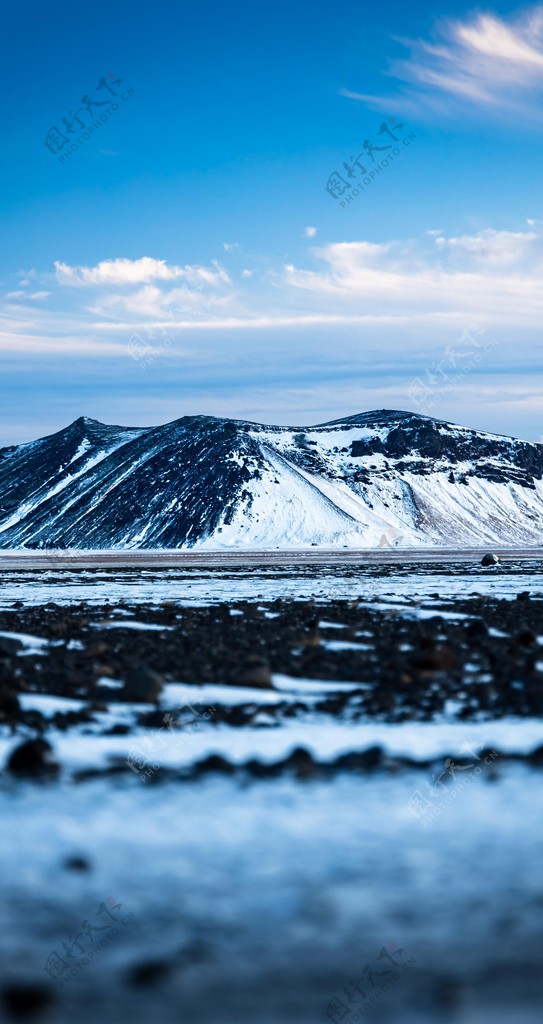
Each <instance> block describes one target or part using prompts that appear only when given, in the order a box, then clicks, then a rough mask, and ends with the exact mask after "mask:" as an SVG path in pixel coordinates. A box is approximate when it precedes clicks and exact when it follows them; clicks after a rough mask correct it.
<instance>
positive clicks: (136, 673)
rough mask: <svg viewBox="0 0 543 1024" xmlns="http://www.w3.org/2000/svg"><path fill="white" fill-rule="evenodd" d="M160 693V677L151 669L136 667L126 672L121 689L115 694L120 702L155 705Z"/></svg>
mask: <svg viewBox="0 0 543 1024" xmlns="http://www.w3.org/2000/svg"><path fill="white" fill-rule="evenodd" d="M161 691H162V677H161V676H160V675H159V674H158V673H157V672H154V671H153V669H152V668H147V667H146V666H145V665H138V666H134V667H133V668H130V669H129V670H128V672H127V674H126V679H125V681H124V687H123V689H122V690H118V691H116V692H117V693H118V694H119V698H120V699H121V700H129V701H134V702H135V703H137V704H138V703H142V704H156V703H157V702H158V698H159V696H160V693H161Z"/></svg>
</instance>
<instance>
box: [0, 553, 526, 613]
mask: <svg viewBox="0 0 543 1024" xmlns="http://www.w3.org/2000/svg"><path fill="white" fill-rule="evenodd" d="M142 554H143V552H142ZM6 555H7V553H4V554H3V555H0V608H8V607H9V606H10V605H11V604H12V603H13V602H14V601H23V602H24V604H25V605H27V606H36V605H41V604H46V603H47V602H48V601H54V602H56V603H57V604H63V605H68V604H75V603H78V602H80V601H88V602H89V603H91V604H104V603H105V602H109V603H111V604H115V603H116V602H118V601H119V600H121V599H123V600H126V601H128V602H136V603H138V604H146V605H149V606H152V605H153V604H156V605H158V604H160V603H161V602H162V601H177V602H178V603H179V604H180V605H187V606H194V605H210V604H217V603H219V602H232V601H258V600H263V601H273V600H275V599H276V598H289V597H290V598H292V599H293V600H305V599H311V598H316V599H318V600H319V601H322V602H332V601H335V600H339V599H344V600H351V601H354V600H358V601H361V602H367V601H378V602H382V603H383V602H384V603H385V604H386V605H387V607H388V608H389V609H390V610H394V608H395V607H397V608H398V610H401V612H402V614H406V615H410V616H414V615H420V616H421V617H424V616H425V615H427V614H430V613H431V614H435V610H436V608H441V606H442V605H446V604H447V602H449V601H450V602H454V600H455V599H456V598H459V597H469V596H470V595H472V594H487V595H489V596H491V597H498V598H502V599H505V600H513V599H515V598H516V596H517V594H519V593H521V592H522V591H529V592H530V593H531V594H532V595H536V594H541V595H543V559H541V558H532V557H525V558H517V559H515V558H513V557H510V558H508V559H507V561H504V562H503V563H502V564H501V565H499V566H496V567H493V568H490V569H485V568H483V566H481V565H480V564H479V562H480V559H479V558H478V557H477V558H476V559H473V560H472V559H471V558H467V559H466V558H465V556H463V557H464V560H463V561H450V562H446V561H441V560H440V559H439V558H438V557H436V558H435V559H434V560H431V561H430V560H426V559H425V560H422V561H420V562H416V561H406V562H405V563H404V561H403V558H402V555H401V553H395V556H394V560H392V559H390V558H387V559H383V561H382V562H381V563H374V562H370V563H369V564H347V565H345V564H341V562H339V561H338V562H337V563H336V564H334V563H333V561H332V562H331V563H330V564H326V563H325V564H322V565H320V564H303V560H302V561H301V563H300V564H298V565H297V564H296V562H294V564H289V562H288V561H286V562H285V561H284V562H283V564H274V563H273V557H272V558H271V559H270V562H269V564H261V565H259V564H254V565H246V566H244V565H243V561H241V564H240V565H239V566H238V565H235V566H232V567H231V568H230V567H229V566H228V565H225V566H223V565H221V564H220V562H218V563H217V566H216V567H215V568H208V569H206V568H198V567H187V568H165V567H161V568H157V569H153V568H143V567H142V568H137V567H136V566H134V567H129V566H127V567H124V568H123V567H119V568H106V569H105V568H96V569H92V568H85V569H83V568H81V569H78V568H75V567H74V568H73V569H72V568H62V569H55V568H37V566H39V564H40V560H39V559H35V560H32V561H31V563H30V564H31V565H32V570H30V569H28V568H27V569H25V570H24V571H21V570H17V569H16V568H13V566H14V565H16V564H17V563H16V561H15V562H12V561H11V560H10V561H9V565H10V566H11V567H10V568H9V569H8V568H3V564H4V562H5V560H6ZM10 555H11V553H10ZM169 555H170V556H171V555H172V553H171V552H170V553H169ZM44 556H45V557H46V558H47V556H46V555H45V553H44ZM24 557H25V558H26V556H24ZM8 558H9V556H8ZM62 558H63V560H64V558H65V556H64V553H62ZM66 561H67V560H66ZM74 562H75V563H77V559H74ZM53 564H54V563H53ZM436 595H437V596H436ZM450 614H451V615H455V614H460V613H456V612H455V611H454V609H451V611H450Z"/></svg>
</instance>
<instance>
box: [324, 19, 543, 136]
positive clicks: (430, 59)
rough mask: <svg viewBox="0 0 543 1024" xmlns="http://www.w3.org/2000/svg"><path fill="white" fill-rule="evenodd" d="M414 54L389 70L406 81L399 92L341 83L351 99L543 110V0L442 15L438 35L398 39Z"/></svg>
mask: <svg viewBox="0 0 543 1024" xmlns="http://www.w3.org/2000/svg"><path fill="white" fill-rule="evenodd" d="M398 41H399V42H401V43H402V44H403V45H404V46H405V47H407V48H408V49H409V51H410V54H409V57H407V58H405V59H402V60H396V61H392V62H391V64H390V68H389V71H388V74H389V75H390V76H392V77H394V78H397V79H399V80H400V81H401V82H403V83H404V85H403V88H402V90H401V91H400V92H399V93H397V94H396V95H394V96H371V95H368V94H367V93H361V92H356V91H352V90H350V89H342V90H341V92H342V94H343V95H344V96H347V97H349V98H350V99H355V100H361V101H364V102H373V103H374V104H375V105H376V106H378V107H380V108H383V109H389V108H390V107H391V105H394V107H395V109H397V110H399V109H400V108H401V109H402V110H403V111H404V112H406V111H409V112H412V111H413V110H414V108H415V107H416V106H418V107H419V109H420V106H421V104H422V105H426V106H429V107H431V108H432V109H439V110H441V111H442V112H449V113H450V112H455V111H456V112H457V111H458V110H459V109H460V110H465V109H466V107H471V108H477V109H479V110H480V109H481V108H484V109H485V110H486V111H487V113H491V112H499V113H500V114H501V115H502V116H503V114H504V113H506V112H509V113H510V114H513V113H515V114H517V115H519V116H522V117H523V118H526V117H529V118H533V117H534V116H536V115H539V111H540V108H541V93H542V92H543V4H537V5H536V6H533V7H531V8H529V9H528V10H526V9H524V10H522V11H520V12H518V13H515V14H513V15H511V16H510V18H509V19H505V18H502V17H499V16H498V15H497V14H495V13H493V12H481V11H474V12H471V13H470V14H469V15H468V17H467V19H466V20H464V21H459V20H451V19H447V20H440V21H439V22H437V24H436V26H435V29H434V32H433V38H432V40H430V41H427V40H424V39H416V40H398Z"/></svg>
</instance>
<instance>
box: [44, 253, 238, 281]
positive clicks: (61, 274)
mask: <svg viewBox="0 0 543 1024" xmlns="http://www.w3.org/2000/svg"><path fill="white" fill-rule="evenodd" d="M55 269H56V276H57V281H58V283H59V284H61V285H68V286H70V287H74V288H96V287H100V286H102V285H141V284H147V283H148V282H149V281H175V280H179V279H180V278H182V279H185V280H186V281H187V282H189V283H191V284H197V283H199V282H205V283H208V284H212V283H214V282H216V281H221V282H223V283H228V281H229V277H228V274H227V273H226V271H225V270H224V269H223V268H222V267H221V266H220V264H219V263H217V262H216V261H215V260H214V261H213V263H212V265H211V267H202V266H197V265H194V266H190V265H188V266H184V267H177V266H175V265H173V266H168V264H167V263H166V260H157V259H153V258H152V257H150V256H142V257H141V259H137V260H129V259H123V258H118V259H113V260H102V261H101V262H100V263H97V264H96V266H94V267H72V266H70V265H69V264H68V263H61V262H58V261H57V262H55Z"/></svg>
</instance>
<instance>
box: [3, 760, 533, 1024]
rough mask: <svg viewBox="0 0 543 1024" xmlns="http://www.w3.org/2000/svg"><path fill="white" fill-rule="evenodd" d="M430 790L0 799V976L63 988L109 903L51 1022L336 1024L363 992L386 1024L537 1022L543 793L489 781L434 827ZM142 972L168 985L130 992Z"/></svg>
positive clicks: (351, 782) (55, 788) (63, 788)
mask: <svg viewBox="0 0 543 1024" xmlns="http://www.w3.org/2000/svg"><path fill="white" fill-rule="evenodd" d="M419 775H420V773H416V772H408V773H404V774H401V775H398V776H389V777H383V776H380V775H376V776H366V777H361V778H353V777H345V776H343V777H341V778H339V779H336V780H335V781H334V782H333V783H327V782H307V783H303V784H300V783H299V782H295V781H293V780H290V779H281V780H275V781H273V782H259V783H258V784H249V785H247V784H246V783H239V782H237V781H235V780H225V779H217V778H213V779H208V780H206V781H205V782H204V781H202V782H199V783H197V784H193V785H191V786H186V785H182V786H179V785H177V784H173V783H172V784H165V785H163V786H160V787H158V788H157V787H152V788H150V787H145V786H143V785H142V784H141V783H139V782H138V780H137V779H136V778H135V777H131V778H129V779H124V780H122V781H117V782H115V783H114V784H112V783H111V782H109V781H106V780H98V781H95V782H92V783H87V784H85V785H80V786H77V787H73V786H71V785H69V784H60V785H58V784H54V785H51V786H49V787H47V788H46V789H45V790H44V788H43V787H36V786H33V785H23V786H18V787H16V788H9V789H7V790H6V789H5V788H4V792H3V794H2V825H3V827H2V830H1V832H0V858H1V861H2V877H3V879H4V880H5V881H8V880H9V883H10V884H9V888H8V889H7V892H6V896H5V898H4V899H3V901H2V904H1V905H0V953H1V959H2V973H3V975H4V977H5V978H8V979H11V980H13V979H16V978H21V977H24V978H25V979H27V980H28V979H33V980H37V981H39V982H41V983H43V980H44V979H45V980H46V981H47V980H49V981H51V979H50V977H49V976H48V975H47V974H46V973H45V970H44V968H45V966H46V962H47V961H48V959H49V957H50V956H51V955H52V954H55V953H56V954H58V955H59V956H60V957H61V958H63V959H64V961H65V962H67V954H66V952H65V949H66V948H68V949H70V948H73V943H74V940H79V943H80V944H83V948H84V949H86V948H88V947H89V940H88V939H87V938H86V935H85V933H84V928H83V927H82V922H90V924H91V928H96V927H105V928H107V926H108V924H110V922H109V921H108V917H107V916H105V914H104V913H103V912H102V914H101V915H100V916H98V912H99V907H100V906H101V905H104V904H105V906H106V912H107V910H108V909H109V908H112V909H111V911H110V913H111V915H112V916H113V918H114V919H115V920H116V922H117V923H116V925H114V924H112V925H111V927H112V928H113V927H117V929H118V930H117V934H116V935H115V934H113V935H112V938H111V940H110V941H106V939H104V946H103V948H99V947H97V949H98V952H97V953H96V954H95V955H94V957H93V959H92V960H90V961H89V959H88V958H87V963H86V964H84V963H83V962H82V957H80V956H79V954H78V951H77V949H76V950H75V953H76V956H77V960H78V962H79V961H81V964H82V965H81V967H80V968H79V969H75V968H73V967H72V965H73V961H72V962H71V963H70V962H69V961H68V963H69V966H70V967H72V970H73V972H74V975H75V976H74V977H71V976H70V973H69V971H68V970H67V969H66V968H62V974H61V979H63V986H64V987H63V989H62V990H61V989H60V987H59V986H57V985H56V983H55V982H54V981H51V984H52V985H53V986H54V991H55V997H56V999H57V1000H58V1002H57V1005H56V1007H55V1011H54V1013H53V1014H52V1016H51V1017H50V1018H48V1019H51V1020H52V1021H55V1022H57V1021H62V1022H64V1021H69V1020H77V1021H79V1022H80V1024H91V1022H93V1024H94V1022H95V1021H96V1020H101V1021H102V1022H104V1024H113V1022H115V1024H117V1022H118V1020H120V1019H123V1020H130V1021H132V1022H134V1024H148V1022H149V1021H150V1020H153V1021H156V1022H157V1024H178V1022H179V1021H183V1020H184V1021H190V1022H191V1024H203V1022H208V1021H211V1020H213V1021H218V1022H220V1024H249V1022H250V1024H254V1022H256V1021H258V1022H262V1024H277V1022H279V1021H281V1022H285V1024H295V1022H296V1024H300V1022H301V1024H325V1022H326V1021H328V1020H334V1019H339V1018H337V1017H336V1018H334V1017H333V1016H330V1014H331V1013H332V1012H333V1008H334V1006H335V1007H337V1005H338V1001H339V1002H340V1003H341V1004H343V1006H345V1005H347V1006H348V1007H349V1003H348V995H347V993H348V992H349V990H351V996H352V999H353V1002H352V1003H351V1004H350V1012H349V1015H348V1016H347V1015H344V1017H343V1018H341V1019H343V1020H344V1022H345V1024H352V1022H354V1021H356V1020H361V1019H363V1016H364V1014H363V1013H361V1012H360V1011H361V1010H362V1009H363V1007H364V1005H365V1004H364V1000H363V999H362V997H361V995H360V991H364V993H365V995H366V1001H367V1000H369V999H370V998H373V1000H374V1002H373V1006H372V1007H370V1011H367V1012H368V1013H369V1012H371V1013H372V1015H373V1019H374V1020H376V1021H384V1022H392V1021H394V1022H396V1021H397V1022H400V1021H401V1024H430V1022H431V1024H436V1022H438V1021H443V1022H446V1024H511V1022H512V1021H514V1022H515V1024H536V1022H539V1020H540V1005H541V996H542V995H543V983H542V978H541V970H540V950H541V938H542V927H541V911H542V908H543V886H542V882H541V861H542V857H543V837H542V835H541V830H540V829H539V828H536V827H534V822H536V821H540V820H541V818H542V815H543V778H542V777H541V774H540V773H534V772H533V771H528V770H527V769H526V768H524V767H522V766H509V767H508V768H506V769H504V770H503V771H500V772H499V775H498V777H497V778H495V777H494V778H491V777H490V776H489V775H488V774H487V775H486V776H485V774H484V773H482V774H481V776H479V777H478V778H477V779H475V780H474V781H473V784H472V785H470V786H469V787H465V788H464V789H463V790H462V791H461V792H459V795H458V797H457V799H455V800H451V802H450V803H448V804H446V805H443V809H442V813H440V814H439V816H437V817H436V818H435V819H434V820H433V821H432V822H431V823H430V825H429V826H428V827H427V828H422V827H421V822H420V820H419V819H418V818H417V817H416V816H415V815H414V814H413V813H411V811H410V801H411V799H412V796H413V793H414V792H415V791H416V790H417V789H418V788H419V787H420V777H419ZM44 801H46V804H47V810H48V813H47V814H44V813H43V807H44ZM52 823H54V826H53V827H52ZM15 837H16V841H15ZM73 856H78V857H84V858H86V859H87V860H88V862H89V865H90V870H89V871H87V872H81V871H78V872H75V871H70V870H67V868H66V867H65V863H66V859H67V858H69V857H73ZM119 904H120V905H121V907H120V908H119V907H118V905H119ZM129 915H133V917H130V916H129ZM123 921H124V922H125V923H124V924H123ZM104 922H105V924H104ZM109 934H110V933H109V932H107V931H106V932H102V933H100V932H98V933H92V938H93V940H94V944H95V945H96V942H97V941H98V940H99V939H100V938H101V936H102V935H105V936H106V937H107V936H109ZM91 945H92V943H91ZM383 950H385V954H384V955H381V956H380V954H381V953H382V951H383ZM398 950H402V951H403V952H398ZM408 960H409V961H410V962H411V964H412V966H411V967H410V969H409V970H402V969H401V967H400V968H398V969H396V967H395V966H394V965H397V964H400V965H401V964H402V963H405V962H407V961H408ZM413 961H414V962H413ZM149 962H151V963H155V964H157V963H158V964H161V965H163V966H165V967H166V968H167V969H168V970H169V972H170V973H169V974H168V975H166V976H165V977H164V978H162V979H160V978H159V980H158V983H157V984H156V985H154V986H153V985H151V986H149V985H148V986H141V985H140V986H138V987H136V986H135V985H134V984H131V983H130V981H129V977H130V972H131V971H133V970H134V968H135V967H137V966H140V965H142V964H149ZM51 964H52V962H51V961H49V967H50V968H51ZM391 964H392V966H391ZM368 970H369V973H368ZM386 970H390V971H391V972H392V976H390V975H387V976H382V975H378V974H377V973H375V972H379V971H386ZM372 972H374V973H373V974H372ZM357 982H360V990H359V991H358V992H354V994H353V992H352V986H353V985H354V984H356V983H357ZM364 982H365V984H364ZM388 982H390V985H387V987H386V988H384V985H385V983H388ZM379 993H380V994H379ZM334 1001H336V1002H334ZM327 1010H328V1015H327ZM357 1013H359V1014H360V1015H359V1016H356V1014H357Z"/></svg>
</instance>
